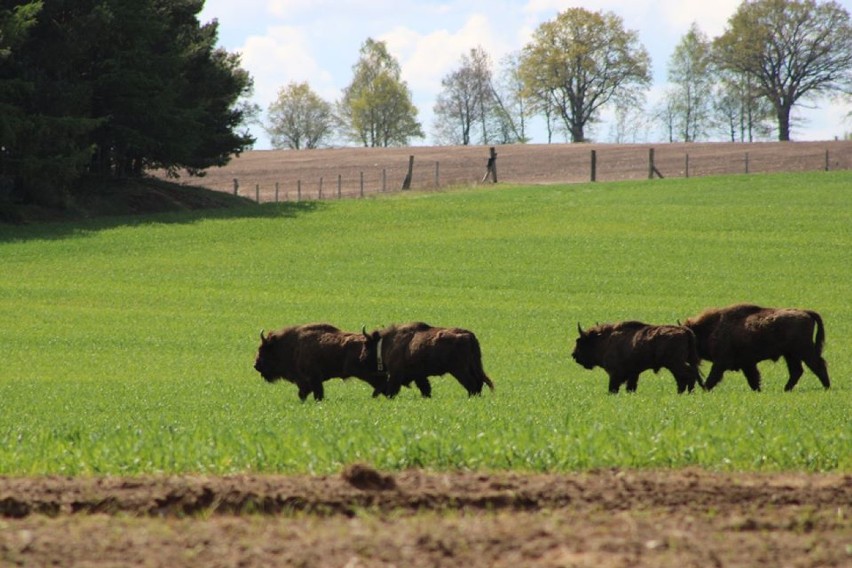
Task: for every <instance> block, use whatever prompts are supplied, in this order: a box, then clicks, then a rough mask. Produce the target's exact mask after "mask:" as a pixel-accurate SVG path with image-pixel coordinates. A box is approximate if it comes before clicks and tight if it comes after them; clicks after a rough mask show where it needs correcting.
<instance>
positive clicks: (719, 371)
mask: <svg viewBox="0 0 852 568" xmlns="http://www.w3.org/2000/svg"><path fill="white" fill-rule="evenodd" d="M724 374H725V368H724V367H722V365H719V364H718V363H713V366H712V367H710V374H709V375H708V376H707V380H706V381H705V383H704V388H706V389H707V390H708V391H711V390H713V387H715V386H716V385H718V384H719V382H720V381H721V380H722V375H724Z"/></svg>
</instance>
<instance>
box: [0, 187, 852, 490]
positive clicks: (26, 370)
mask: <svg viewBox="0 0 852 568" xmlns="http://www.w3.org/2000/svg"><path fill="white" fill-rule="evenodd" d="M0 262H2V271H0V322H2V323H0V475H34V474H65V475H92V474H143V473H183V472H203V473H211V474H227V473H233V472H249V471H250V472H282V473H294V472H307V473H327V472H333V471H337V470H339V469H340V468H341V467H342V466H343V465H344V464H347V463H351V462H353V461H363V462H368V463H371V464H373V465H375V466H377V467H379V468H385V469H398V468H406V467H414V466H418V467H428V468H433V469H454V468H465V469H482V470H492V469H515V470H535V471H572V470H583V469H589V468H601V467H628V468H646V467H654V468H656V467H683V466H700V467H705V468H708V469H718V470H756V471H763V470H801V471H852V412H850V409H852V383H850V374H851V373H852V352H850V349H849V346H850V342H849V338H850V337H852V172H831V173H807V174H798V175H790V174H786V175H761V176H738V177H724V178H703V179H689V180H657V181H654V182H647V181H644V182H623V183H609V184H584V185H571V186H542V187H498V188H483V189H475V190H463V191H461V190H460V191H449V192H441V193H411V194H402V195H392V196H386V197H382V198H378V199H367V200H353V201H343V202H324V203H302V204H288V205H265V206H261V207H253V208H248V209H242V210H229V211H224V212H222V211H220V212H215V213H204V214H201V213H183V214H169V215H159V216H153V217H146V218H142V219H137V218H133V219H131V218H110V219H101V220H95V221H91V222H87V223H76V224H45V225H36V226H27V227H15V226H2V225H0ZM740 301H750V302H755V303H760V304H764V305H769V306H796V307H807V308H811V309H815V310H817V311H819V312H820V313H821V314H822V316H823V318H824V320H825V323H826V330H827V336H828V340H827V346H826V351H825V358H826V359H827V361H828V363H829V372H830V373H831V377H832V381H833V387H832V389H831V390H830V391H828V392H824V391H823V390H822V388H821V386H820V385H819V382H818V380H817V379H816V377H814V376H813V374H811V373H810V371H806V373H805V375H804V376H803V377H802V380H801V381H800V383H799V385H798V386H797V388H796V390H795V391H793V392H792V393H784V392H783V386H784V383H785V382H786V366H785V365H784V364H783V362H779V363H772V362H766V363H764V364H762V365H761V367H760V368H761V371H762V372H763V375H764V391H763V392H762V393H752V392H751V391H750V390H749V389H748V387H747V385H746V381H745V379H744V378H743V376H742V374H740V373H730V372H729V373H728V374H727V375H726V377H725V380H724V381H723V382H722V383H721V384H720V385H719V387H718V388H717V389H716V390H714V391H713V392H712V393H704V392H698V393H694V394H692V395H689V396H678V395H676V393H675V383H674V380H673V379H672V377H671V376H670V375H669V374H668V372H666V371H661V372H660V374H659V375H657V376H655V375H653V374H652V373H650V372H647V373H645V374H643V376H642V377H641V379H640V381H639V389H638V392H637V393H636V394H635V395H631V396H628V395H626V394H621V395H618V396H610V395H608V394H607V393H606V385H607V381H606V376H605V373H604V372H603V371H602V370H600V369H596V370H594V371H587V370H585V369H583V368H581V367H580V366H578V365H576V364H575V363H574V362H573V361H572V360H571V357H570V352H571V349H572V348H573V342H574V338H575V336H576V326H577V323H578V322H580V323H582V324H583V325H584V326H588V325H592V324H594V323H595V322H604V321H617V320H622V319H642V320H645V321H648V322H650V323H673V322H674V321H675V320H677V319H681V320H683V319H684V318H686V317H688V316H690V315H693V314H695V313H697V312H698V311H700V310H701V309H703V308H705V307H709V306H722V305H727V304H730V303H734V302H740ZM411 320H423V321H426V322H429V323H432V324H433V325H446V326H460V327H465V328H468V329H470V330H472V331H474V332H475V333H476V334H477V336H478V337H479V339H480V342H481V345H482V350H483V362H484V366H485V369H486V371H487V372H488V374H489V375H490V376H491V378H492V379H493V380H494V382H495V384H496V391H495V392H494V393H490V392H486V393H485V394H484V396H482V397H481V398H477V399H468V398H467V396H466V393H465V391H464V390H463V389H462V387H461V386H460V385H458V384H457V383H456V382H455V380H454V379H452V377H449V376H447V377H437V378H434V379H433V381H432V382H433V387H434V389H433V398H432V399H431V400H423V399H421V398H420V397H419V394H418V393H417V391H416V389H411V390H408V389H404V390H403V392H402V393H401V394H400V396H399V397H397V398H396V399H394V400H385V399H376V400H374V399H371V398H370V393H371V389H370V387H368V386H367V385H366V384H365V383H362V382H360V381H357V380H350V381H346V382H343V381H340V380H335V381H332V382H330V383H327V387H326V397H327V399H326V400H325V401H324V402H322V403H319V404H317V403H314V402H313V401H309V402H307V403H304V404H303V403H300V402H299V400H298V398H297V396H296V388H295V387H294V386H292V385H290V384H287V383H283V382H280V383H276V384H274V385H269V384H266V383H265V382H264V381H263V380H262V379H261V378H260V377H259V375H258V374H257V373H256V372H255V371H254V369H253V368H252V364H253V361H254V353H255V350H256V348H257V344H258V335H259V332H260V329H261V328H265V329H267V330H269V329H274V328H279V327H283V326H285V325H293V324H297V323H304V322H309V321H327V322H330V323H333V324H335V325H337V326H339V327H341V328H344V329H350V330H358V329H360V328H361V326H362V325H366V326H367V328H368V329H369V328H374V327H378V326H381V325H387V324H390V323H394V322H403V321H411ZM704 369H705V372H706V371H707V370H708V369H709V366H707V364H706V363H705V366H704Z"/></svg>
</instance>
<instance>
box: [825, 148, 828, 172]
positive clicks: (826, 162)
mask: <svg viewBox="0 0 852 568" xmlns="http://www.w3.org/2000/svg"><path fill="white" fill-rule="evenodd" d="M825 171H828V149H827V148H826V150H825Z"/></svg>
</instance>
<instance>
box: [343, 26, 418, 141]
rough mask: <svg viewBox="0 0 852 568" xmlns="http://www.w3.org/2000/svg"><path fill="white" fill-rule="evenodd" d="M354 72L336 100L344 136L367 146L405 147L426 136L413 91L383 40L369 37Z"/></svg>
mask: <svg viewBox="0 0 852 568" xmlns="http://www.w3.org/2000/svg"><path fill="white" fill-rule="evenodd" d="M352 71H353V78H352V82H351V83H350V84H349V86H348V87H346V88H345V89H344V90H343V97H342V99H341V100H340V101H339V102H338V103H337V116H338V120H339V121H340V127H341V130H342V131H343V133H344V135H346V136H348V137H349V138H351V139H353V140H355V141H358V142H360V143H361V144H363V145H364V146H365V147H377V146H382V147H387V146H397V145H398V146H405V145H407V144H408V142H409V140H410V139H411V138H422V137H423V129H422V127H421V125H420V123H419V122H417V108H416V107H415V106H414V104H413V103H412V102H411V92H410V91H409V90H408V86H407V85H406V83H405V82H404V81H402V80H401V78H400V76H401V72H400V67H399V63H398V62H397V61H396V59H395V58H394V57H393V56H392V55H391V54H390V53H389V52H388V50H387V46H386V45H385V43H384V42H382V41H375V40H373V39H372V38H368V39H367V41H365V42H364V44H363V45H362V46H361V50H360V58H359V59H358V62H357V63H356V64H355V65H354V66H353V68H352Z"/></svg>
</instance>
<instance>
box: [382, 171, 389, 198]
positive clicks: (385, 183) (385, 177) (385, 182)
mask: <svg viewBox="0 0 852 568" xmlns="http://www.w3.org/2000/svg"><path fill="white" fill-rule="evenodd" d="M387 190H388V171H387V169H385V168H382V193H384V192H386V191H387Z"/></svg>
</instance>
